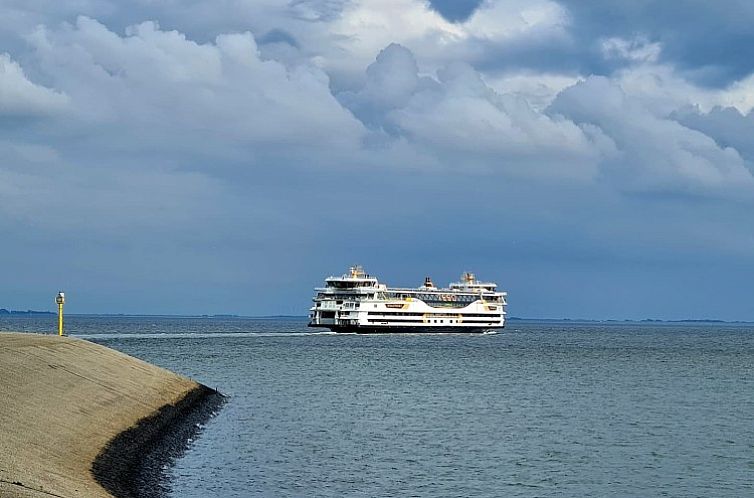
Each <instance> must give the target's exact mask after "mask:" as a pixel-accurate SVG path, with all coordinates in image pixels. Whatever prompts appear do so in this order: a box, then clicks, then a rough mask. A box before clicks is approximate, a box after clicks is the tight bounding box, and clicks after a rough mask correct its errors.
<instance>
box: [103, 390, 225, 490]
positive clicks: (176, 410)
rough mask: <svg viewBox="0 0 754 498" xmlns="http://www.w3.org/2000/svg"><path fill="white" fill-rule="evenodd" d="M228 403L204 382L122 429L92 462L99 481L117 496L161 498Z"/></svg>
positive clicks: (223, 396)
mask: <svg viewBox="0 0 754 498" xmlns="http://www.w3.org/2000/svg"><path fill="white" fill-rule="evenodd" d="M226 401H227V397H226V396H225V395H223V394H221V393H220V392H218V391H216V390H214V389H211V388H209V387H207V386H204V385H199V386H198V387H196V388H194V389H193V390H191V391H189V392H188V393H187V394H186V396H185V397H184V398H183V399H181V400H179V401H178V402H177V403H175V404H171V405H165V406H163V407H162V408H160V409H159V410H158V411H157V412H155V413H154V414H152V415H150V416H148V417H146V418H143V419H141V420H140V421H139V422H138V423H137V424H136V425H134V426H133V427H131V428H129V429H127V430H125V431H123V432H121V433H120V434H118V435H117V436H116V437H115V438H113V439H112V440H111V441H110V442H109V443H108V445H107V446H106V447H105V448H103V449H102V451H101V452H100V453H99V455H97V458H96V459H95V460H94V462H93V464H92V474H93V475H94V478H95V480H96V481H97V482H98V483H99V484H100V485H101V486H102V487H103V488H105V489H106V490H107V491H108V492H109V493H110V494H112V495H113V496H115V497H116V498H161V497H164V496H167V494H168V492H169V490H170V483H169V481H168V478H167V477H168V476H167V475H166V474H167V469H168V468H169V467H170V466H172V464H173V463H174V462H175V461H176V459H178V458H179V457H180V456H181V455H182V454H183V453H184V452H185V451H186V448H187V445H188V442H189V441H190V440H191V439H194V438H196V436H197V435H198V433H199V432H200V431H201V429H202V427H203V425H204V424H205V423H206V422H207V421H208V420H209V419H210V418H212V417H213V416H214V415H216V414H217V412H218V410H219V409H220V408H221V407H222V405H223V404H225V402H226Z"/></svg>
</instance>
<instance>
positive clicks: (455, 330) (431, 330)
mask: <svg viewBox="0 0 754 498" xmlns="http://www.w3.org/2000/svg"><path fill="white" fill-rule="evenodd" d="M309 326H310V327H321V328H327V329H330V330H332V331H333V332H338V333H342V334H484V333H488V332H491V331H498V330H502V329H503V327H400V326H389V325H383V326H381V327H369V326H358V325H350V326H333V325H313V324H309Z"/></svg>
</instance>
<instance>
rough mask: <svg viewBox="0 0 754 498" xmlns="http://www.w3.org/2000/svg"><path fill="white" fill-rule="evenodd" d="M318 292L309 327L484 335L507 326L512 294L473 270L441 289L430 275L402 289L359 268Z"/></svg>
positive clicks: (331, 282) (352, 330)
mask: <svg viewBox="0 0 754 498" xmlns="http://www.w3.org/2000/svg"><path fill="white" fill-rule="evenodd" d="M315 290H316V292H317V295H316V296H315V297H314V298H313V301H314V305H313V306H312V308H311V310H310V312H311V313H310V315H309V326H310V327H326V328H328V329H330V330H333V331H335V332H357V333H370V332H371V333H385V332H445V333H458V332H470V333H483V332H487V331H492V330H494V329H501V328H503V327H504V326H505V306H506V304H507V303H506V301H505V297H506V293H505V292H498V291H497V285H496V284H494V283H492V282H479V281H477V279H476V277H474V274H473V273H464V274H463V276H462V277H461V281H460V282H455V283H451V284H450V285H449V286H448V287H447V288H437V287H435V285H434V284H433V283H432V279H430V278H429V277H427V278H426V279H425V280H424V285H422V286H421V287H418V288H398V287H387V286H386V285H384V284H381V283H379V282H378V281H377V279H376V278H375V277H373V276H371V275H367V274H366V273H364V270H363V269H362V268H361V267H360V266H354V267H351V268H350V270H349V272H348V273H346V274H344V275H342V276H340V277H328V278H327V279H325V287H318V288H316V289H315Z"/></svg>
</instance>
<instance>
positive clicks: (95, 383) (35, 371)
mask: <svg viewBox="0 0 754 498" xmlns="http://www.w3.org/2000/svg"><path fill="white" fill-rule="evenodd" d="M198 387H199V385H198V384H197V383H195V382H193V381H191V380H189V379H186V378H184V377H181V376H179V375H176V374H174V373H172V372H169V371H167V370H164V369H162V368H159V367H156V366H154V365H150V364H148V363H146V362H143V361H141V360H138V359H136V358H133V357H130V356H128V355H125V354H122V353H119V352H117V351H114V350H111V349H108V348H106V347H103V346H100V345H97V344H94V343H91V342H87V341H83V340H80V339H74V338H69V337H57V336H51V335H37V334H15V333H0V497H3V498H5V497H24V498H26V497H34V498H37V497H49V496H59V497H65V498H74V497H107V496H111V495H110V494H109V493H108V492H107V491H106V490H105V489H104V488H103V487H101V486H100V485H99V484H98V483H97V482H96V481H95V480H94V478H93V476H92V472H91V468H92V463H93V462H94V460H95V458H96V457H97V455H98V454H99V453H100V452H101V451H102V449H103V448H104V447H105V446H107V445H108V442H110V441H111V440H112V439H113V438H115V436H117V435H118V434H120V433H121V432H123V431H125V430H126V429H128V428H130V427H132V426H133V425H134V424H136V422H137V421H139V420H140V419H142V418H144V417H148V416H150V415H152V414H154V413H155V412H157V411H158V410H159V409H160V408H162V407H164V406H165V405H169V404H174V403H176V402H178V401H180V400H182V399H183V398H184V397H185V396H186V395H187V394H188V393H189V392H191V391H193V390H195V389H196V388H198Z"/></svg>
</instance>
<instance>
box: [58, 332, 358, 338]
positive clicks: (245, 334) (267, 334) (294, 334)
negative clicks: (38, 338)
mask: <svg viewBox="0 0 754 498" xmlns="http://www.w3.org/2000/svg"><path fill="white" fill-rule="evenodd" d="M69 335H70V336H71V337H78V338H79V339H214V338H233V337H297V336H299V337H304V336H312V335H343V334H339V333H337V332H330V331H328V332H216V333H212V332H197V333H193V332H181V333H163V332H153V333H140V332H137V333H133V334H129V333H102V334H75V333H74V334H69Z"/></svg>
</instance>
